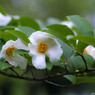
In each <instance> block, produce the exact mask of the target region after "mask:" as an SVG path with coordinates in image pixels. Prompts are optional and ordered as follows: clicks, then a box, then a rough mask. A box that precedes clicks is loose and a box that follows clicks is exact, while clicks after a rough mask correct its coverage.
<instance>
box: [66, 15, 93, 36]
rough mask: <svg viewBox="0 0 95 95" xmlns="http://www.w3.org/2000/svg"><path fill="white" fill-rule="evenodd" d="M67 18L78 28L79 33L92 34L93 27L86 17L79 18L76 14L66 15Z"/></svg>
mask: <svg viewBox="0 0 95 95" xmlns="http://www.w3.org/2000/svg"><path fill="white" fill-rule="evenodd" d="M67 18H68V19H69V20H70V21H72V22H73V23H74V24H75V26H76V27H77V29H78V30H79V34H81V35H87V36H94V32H93V27H92V25H91V24H90V23H89V22H88V21H87V20H86V19H84V18H81V17H80V16H78V15H73V16H67Z"/></svg>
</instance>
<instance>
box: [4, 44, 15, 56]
mask: <svg viewBox="0 0 95 95" xmlns="http://www.w3.org/2000/svg"><path fill="white" fill-rule="evenodd" d="M16 49H17V48H15V47H14V46H13V45H12V46H10V47H8V48H7V49H6V55H8V56H13V50H16Z"/></svg>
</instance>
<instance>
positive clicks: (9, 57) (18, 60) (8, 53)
mask: <svg viewBox="0 0 95 95" xmlns="http://www.w3.org/2000/svg"><path fill="white" fill-rule="evenodd" d="M16 49H24V50H28V47H27V46H25V45H24V44H23V43H22V41H21V40H20V39H17V40H16V41H13V40H9V41H8V42H6V44H5V45H3V47H2V50H1V53H0V58H4V59H5V60H6V61H8V62H9V64H10V65H12V66H15V67H17V66H19V67H20V68H21V69H25V68H26V66H27V59H26V58H24V57H23V56H20V55H15V56H13V50H16Z"/></svg>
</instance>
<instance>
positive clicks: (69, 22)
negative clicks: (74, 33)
mask: <svg viewBox="0 0 95 95" xmlns="http://www.w3.org/2000/svg"><path fill="white" fill-rule="evenodd" d="M60 24H62V25H67V26H68V27H69V28H72V27H73V26H74V24H73V23H72V22H71V21H63V22H61V23H60Z"/></svg>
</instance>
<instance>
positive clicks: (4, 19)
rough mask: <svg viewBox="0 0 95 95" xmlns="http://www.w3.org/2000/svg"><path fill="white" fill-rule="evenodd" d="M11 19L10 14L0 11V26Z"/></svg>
mask: <svg viewBox="0 0 95 95" xmlns="http://www.w3.org/2000/svg"><path fill="white" fill-rule="evenodd" d="M10 21H11V16H8V15H7V16H4V15H2V14H1V13H0V26H6V25H7V24H8V23H9V22H10Z"/></svg>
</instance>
